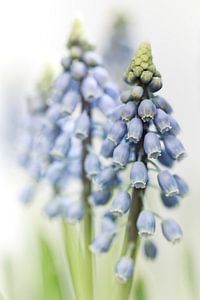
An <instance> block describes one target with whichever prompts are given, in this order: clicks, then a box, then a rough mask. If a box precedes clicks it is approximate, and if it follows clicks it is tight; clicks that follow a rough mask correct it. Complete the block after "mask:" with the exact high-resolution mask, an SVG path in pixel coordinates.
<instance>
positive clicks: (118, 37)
mask: <svg viewBox="0 0 200 300" xmlns="http://www.w3.org/2000/svg"><path fill="white" fill-rule="evenodd" d="M129 18H130V16H128V14H126V13H125V12H120V13H115V15H114V20H113V23H112V24H111V28H110V34H108V33H107V35H106V36H107V41H106V42H105V44H106V45H105V50H104V55H103V57H104V60H105V64H106V66H107V67H108V68H109V71H110V73H111V75H112V77H113V78H114V79H115V80H116V82H117V83H118V84H119V85H120V86H121V85H122V83H123V81H122V75H121V74H122V72H123V71H124V68H125V67H126V66H127V63H128V62H129V60H130V59H131V56H132V54H133V52H134V49H133V48H134V47H133V43H132V42H133V30H132V29H131V39H130V32H129V31H130V22H129V21H130V20H129ZM119 62H120V63H119Z"/></svg>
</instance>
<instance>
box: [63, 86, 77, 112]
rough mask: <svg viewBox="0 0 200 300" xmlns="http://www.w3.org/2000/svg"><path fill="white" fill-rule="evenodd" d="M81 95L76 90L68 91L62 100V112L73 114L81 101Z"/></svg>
mask: <svg viewBox="0 0 200 300" xmlns="http://www.w3.org/2000/svg"><path fill="white" fill-rule="evenodd" d="M80 101H81V99H80V95H79V94H78V93H77V92H75V91H72V90H71V91H69V92H68V93H66V94H65V95H64V97H63V100H62V106H61V113H62V116H65V115H71V114H72V113H73V112H74V111H75V109H76V106H77V104H78V103H80Z"/></svg>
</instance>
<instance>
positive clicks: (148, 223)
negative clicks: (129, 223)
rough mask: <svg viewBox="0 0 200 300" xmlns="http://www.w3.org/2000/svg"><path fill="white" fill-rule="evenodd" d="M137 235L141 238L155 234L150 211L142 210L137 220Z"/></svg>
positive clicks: (152, 215) (153, 218)
mask: <svg viewBox="0 0 200 300" xmlns="http://www.w3.org/2000/svg"><path fill="white" fill-rule="evenodd" d="M136 225H137V230H138V234H139V235H140V236H143V237H147V236H151V235H153V234H154V233H155V229H156V220H155V216H154V214H153V213H152V212H151V211H150V210H143V211H141V213H140V214H139V217H138V219H137V223H136Z"/></svg>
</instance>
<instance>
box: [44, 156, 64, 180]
mask: <svg viewBox="0 0 200 300" xmlns="http://www.w3.org/2000/svg"><path fill="white" fill-rule="evenodd" d="M65 167H66V166H65V164H64V163H63V161H54V162H53V163H52V164H50V166H49V167H48V169H47V172H46V178H47V180H48V181H49V182H50V183H51V184H55V183H56V182H57V181H58V180H59V179H60V177H61V176H62V172H63V170H64V169H65Z"/></svg>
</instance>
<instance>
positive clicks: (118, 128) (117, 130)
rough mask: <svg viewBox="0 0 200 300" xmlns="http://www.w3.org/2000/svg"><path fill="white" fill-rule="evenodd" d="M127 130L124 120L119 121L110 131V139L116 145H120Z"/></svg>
mask: <svg viewBox="0 0 200 300" xmlns="http://www.w3.org/2000/svg"><path fill="white" fill-rule="evenodd" d="M126 132H127V127H126V124H125V123H124V122H123V121H117V122H116V123H115V124H114V125H113V126H112V127H111V129H110V131H109V133H108V139H109V140H110V141H112V142H113V143H114V144H115V145H118V144H119V143H120V142H121V140H122V139H123V137H124V136H125V134H126Z"/></svg>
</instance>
